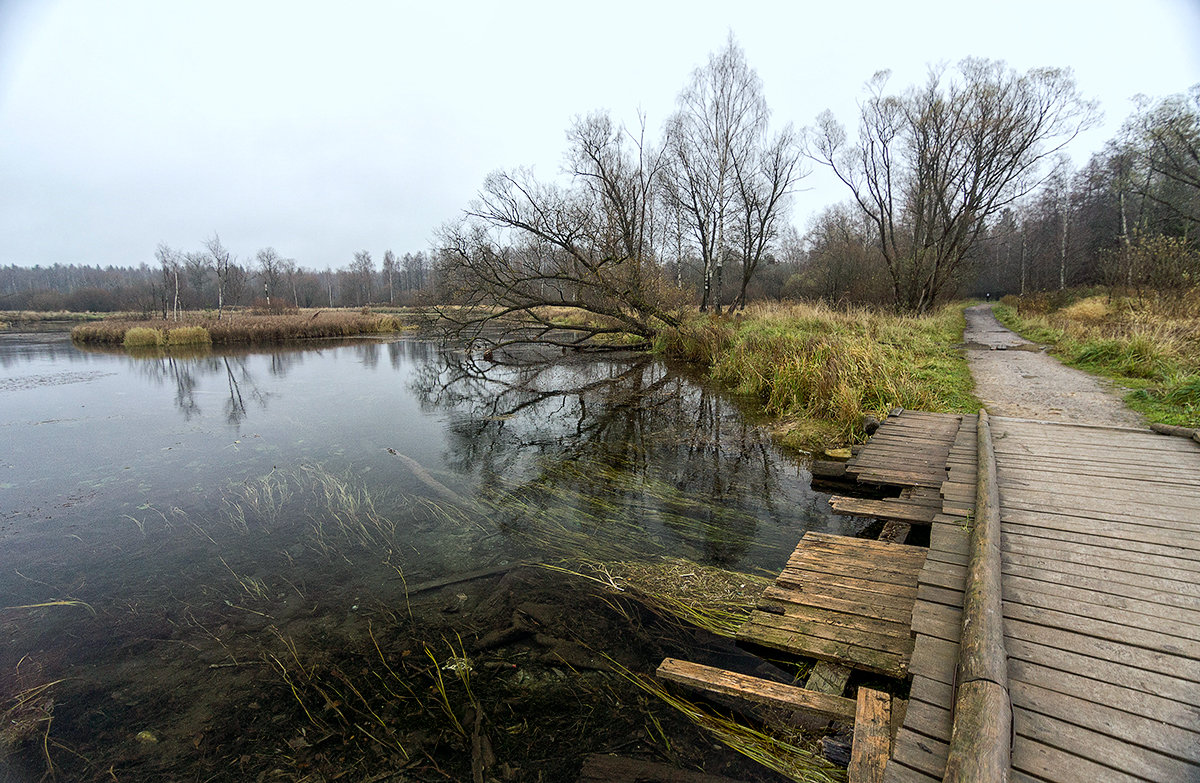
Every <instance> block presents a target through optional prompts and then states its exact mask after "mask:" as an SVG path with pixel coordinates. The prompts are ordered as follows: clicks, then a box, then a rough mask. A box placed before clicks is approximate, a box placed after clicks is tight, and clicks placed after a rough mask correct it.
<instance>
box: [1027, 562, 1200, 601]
mask: <svg viewBox="0 0 1200 783" xmlns="http://www.w3.org/2000/svg"><path fill="white" fill-rule="evenodd" d="M1056 554H1057V553H1056ZM1004 565H1005V568H1016V567H1018V566H1020V567H1022V568H1025V569H1031V570H1035V571H1050V572H1053V573H1055V574H1061V575H1073V576H1079V577H1084V578H1088V579H1099V580H1102V581H1107V582H1109V583H1111V584H1114V585H1116V584H1120V585H1130V586H1136V587H1141V588H1146V589H1148V590H1156V591H1159V592H1163V593H1170V594H1174V595H1178V596H1190V597H1192V598H1197V599H1200V584H1197V583H1196V582H1194V581H1192V579H1191V578H1190V577H1185V578H1183V579H1177V578H1174V577H1172V576H1162V577H1159V576H1152V575H1150V574H1144V573H1135V572H1133V571H1128V570H1118V569H1116V568H1108V567H1106V566H1104V565H1093V564H1091V563H1087V562H1072V561H1067V560H1061V559H1058V558H1057V557H1047V556H1045V555H1027V554H1023V553H1021V552H1015V551H1009V552H1005V553H1004ZM1112 592H1116V591H1115V590H1113V591H1112Z"/></svg>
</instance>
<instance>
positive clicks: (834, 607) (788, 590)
mask: <svg viewBox="0 0 1200 783" xmlns="http://www.w3.org/2000/svg"><path fill="white" fill-rule="evenodd" d="M924 564H925V550H924V549H923V548H921V547H915V546H906V545H904V544H890V543H884V542H882V541H872V540H869V539H861V538H849V537H846V536H833V535H829V534H827V533H817V532H809V533H805V534H804V538H802V539H801V540H800V545H799V546H797V547H796V551H795V552H794V553H792V556H791V558H790V559H789V560H788V564H787V566H786V567H785V568H784V569H783V573H781V574H780V575H779V578H778V579H777V580H776V581H775V584H774V585H772V586H771V587H769V588H767V590H766V591H765V592H764V593H763V598H764V601H763V603H762V604H760V606H759V608H758V609H755V610H754V612H752V613H751V615H750V617H749V619H748V620H747V621H746V622H745V624H743V625H742V628H741V630H739V631H738V640H739V641H743V642H752V643H754V644H758V645H762V646H764V647H771V648H774V649H777V650H783V651H785V652H789V653H792V654H793V655H800V656H804V657H808V658H817V659H819V660H824V661H831V662H834V663H839V664H842V665H845V666H849V667H851V668H855V669H863V670H865V671H870V672H874V673H876V674H885V675H889V676H892V677H904V676H905V675H906V674H907V672H908V659H909V657H910V656H911V655H912V636H911V634H910V632H909V629H910V627H911V625H912V611H913V601H914V600H915V599H916V596H917V586H916V582H917V573H918V572H920V570H921V568H922V567H923V566H924Z"/></svg>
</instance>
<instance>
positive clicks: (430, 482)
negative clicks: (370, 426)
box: [387, 449, 465, 505]
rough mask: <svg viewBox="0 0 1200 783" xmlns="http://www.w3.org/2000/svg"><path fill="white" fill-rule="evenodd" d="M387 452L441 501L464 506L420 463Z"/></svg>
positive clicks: (460, 500)
mask: <svg viewBox="0 0 1200 783" xmlns="http://www.w3.org/2000/svg"><path fill="white" fill-rule="evenodd" d="M387 452H388V454H391V455H392V456H393V457H395V458H396V459H398V460H400V461H401V462H402V463H404V467H406V468H408V469H409V470H410V471H412V474H413V476H415V477H416V478H417V480H418V481H420V482H421V483H422V484H424V485H425V486H427V487H429V488H430V489H432V490H433V491H434V493H436V494H437V495H438V497H440V498H442V500H449V501H450V502H451V503H457V504H458V505H465V502H464V501H463V498H462V496H461V495H459V494H458V493H457V492H455V491H454V490H452V489H450V488H449V487H447V486H446V485H445V484H443V483H442V482H440V481H438V480H437V479H435V478H434V477H433V476H432V475H431V474H430V473H429V471H428V470H425V468H423V467H421V463H420V462H417V461H416V460H415V459H413V458H412V457H409V456H407V455H405V454H401V453H400V452H398V451H396V450H395V449H388V450H387Z"/></svg>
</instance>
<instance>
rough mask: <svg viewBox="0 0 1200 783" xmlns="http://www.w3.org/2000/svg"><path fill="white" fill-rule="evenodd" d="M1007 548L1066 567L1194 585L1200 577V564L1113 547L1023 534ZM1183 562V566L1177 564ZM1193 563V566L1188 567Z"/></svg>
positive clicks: (1013, 552) (1011, 539) (1010, 539)
mask: <svg viewBox="0 0 1200 783" xmlns="http://www.w3.org/2000/svg"><path fill="white" fill-rule="evenodd" d="M1004 551H1005V552H1006V553H1009V554H1012V555H1014V556H1022V557H1026V558H1036V559H1039V560H1043V561H1048V562H1053V563H1062V564H1063V567H1064V568H1070V567H1072V566H1088V567H1091V568H1099V569H1103V570H1106V571H1109V572H1113V573H1119V574H1129V575H1130V576H1131V577H1136V576H1154V577H1156V578H1161V579H1169V580H1173V581H1177V582H1183V583H1184V584H1195V582H1196V579H1197V577H1200V563H1197V562H1195V561H1188V560H1185V559H1180V558H1164V557H1138V556H1137V555H1136V554H1134V553H1128V554H1127V553H1123V552H1122V551H1121V550H1119V549H1113V548H1112V547H1097V546H1088V545H1085V544H1078V543H1076V544H1072V545H1071V546H1070V547H1069V548H1068V547H1056V546H1048V545H1046V544H1045V543H1044V541H1043V540H1040V539H1039V540H1032V541H1031V540H1029V539H1027V538H1023V537H1020V536H1017V537H1011V538H1006V539H1005V542H1004ZM1176 564H1182V565H1183V566H1185V567H1184V568H1177V567H1175V566H1176ZM1186 566H1191V567H1186Z"/></svg>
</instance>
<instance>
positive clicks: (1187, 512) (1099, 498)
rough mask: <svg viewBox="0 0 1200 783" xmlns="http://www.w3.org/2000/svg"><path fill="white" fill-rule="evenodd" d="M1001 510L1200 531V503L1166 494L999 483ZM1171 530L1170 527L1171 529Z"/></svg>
mask: <svg viewBox="0 0 1200 783" xmlns="http://www.w3.org/2000/svg"><path fill="white" fill-rule="evenodd" d="M1000 491H1001V492H1003V493H1005V506H1006V507H1010V508H1029V509H1033V508H1046V509H1062V508H1071V509H1073V510H1075V511H1086V512H1089V513H1092V512H1100V514H1101V518H1102V519H1116V520H1126V521H1135V522H1136V521H1142V522H1143V524H1144V523H1145V522H1147V521H1152V522H1158V523H1162V522H1173V523H1177V525H1178V526H1179V527H1182V528H1185V529H1190V530H1200V522H1197V521H1196V514H1197V513H1198V512H1200V503H1197V502H1196V500H1195V499H1190V498H1188V499H1180V498H1177V497H1174V496H1171V495H1169V494H1167V493H1154V494H1152V495H1146V496H1142V497H1133V496H1131V495H1130V494H1129V493H1127V492H1121V491H1110V490H1107V489H1105V488H1104V487H1094V488H1093V491H1091V492H1088V490H1087V488H1086V487H1082V486H1078V485H1074V486H1067V485H1054V484H1051V483H1049V482H1046V483H1037V484H1034V483H1032V482H1020V483H1018V482H1013V481H1007V482H1001V483H1000ZM1173 526H1174V525H1173Z"/></svg>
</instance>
